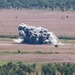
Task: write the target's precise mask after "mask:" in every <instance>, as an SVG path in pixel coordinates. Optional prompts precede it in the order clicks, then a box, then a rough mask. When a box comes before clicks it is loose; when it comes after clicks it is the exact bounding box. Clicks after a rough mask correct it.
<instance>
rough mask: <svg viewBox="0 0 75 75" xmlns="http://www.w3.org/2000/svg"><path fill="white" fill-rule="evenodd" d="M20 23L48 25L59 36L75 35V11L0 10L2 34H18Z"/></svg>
mask: <svg viewBox="0 0 75 75" xmlns="http://www.w3.org/2000/svg"><path fill="white" fill-rule="evenodd" d="M67 16H68V18H67ZM20 23H25V24H28V25H33V26H42V27H46V28H48V30H49V31H52V32H54V33H55V34H56V35H58V36H71V37H75V12H72V11H66V12H61V11H47V10H24V9H23V10H14V9H12V10H11V9H10V10H0V35H18V30H17V29H18V25H19V24H20Z"/></svg>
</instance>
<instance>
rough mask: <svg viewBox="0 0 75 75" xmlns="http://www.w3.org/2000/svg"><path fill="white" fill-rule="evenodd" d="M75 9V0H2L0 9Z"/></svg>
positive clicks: (0, 0)
mask: <svg viewBox="0 0 75 75" xmlns="http://www.w3.org/2000/svg"><path fill="white" fill-rule="evenodd" d="M3 8H5V9H10V8H16V9H22V8H25V9H48V8H49V9H51V10H52V11H53V10H54V9H59V10H62V11H65V10H75V0H0V9H3Z"/></svg>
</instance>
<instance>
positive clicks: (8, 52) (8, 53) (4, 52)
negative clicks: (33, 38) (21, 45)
mask: <svg viewBox="0 0 75 75" xmlns="http://www.w3.org/2000/svg"><path fill="white" fill-rule="evenodd" d="M13 54H59V53H58V52H42V51H35V52H27V51H25V52H24V51H23V52H22V51H20V50H18V51H15V52H10V51H3V52H0V56H2V55H13Z"/></svg>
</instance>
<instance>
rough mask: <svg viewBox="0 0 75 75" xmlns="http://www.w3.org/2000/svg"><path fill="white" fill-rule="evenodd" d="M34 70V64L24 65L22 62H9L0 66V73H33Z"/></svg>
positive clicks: (11, 74)
mask: <svg viewBox="0 0 75 75" xmlns="http://www.w3.org/2000/svg"><path fill="white" fill-rule="evenodd" d="M35 71H36V64H35V63H34V64H32V65H25V64H23V63H22V62H17V63H16V64H14V63H12V62H9V63H7V64H4V65H3V66H0V75H26V73H29V74H31V73H34V72H35Z"/></svg>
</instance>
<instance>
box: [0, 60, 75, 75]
mask: <svg viewBox="0 0 75 75" xmlns="http://www.w3.org/2000/svg"><path fill="white" fill-rule="evenodd" d="M74 73H75V64H70V63H62V64H60V63H59V64H56V63H48V64H47V63H46V64H35V63H33V64H25V63H23V62H21V61H20V62H16V63H13V62H8V63H7V64H3V65H1V66H0V75H74Z"/></svg>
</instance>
